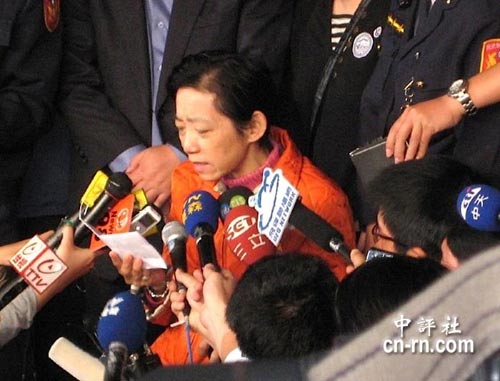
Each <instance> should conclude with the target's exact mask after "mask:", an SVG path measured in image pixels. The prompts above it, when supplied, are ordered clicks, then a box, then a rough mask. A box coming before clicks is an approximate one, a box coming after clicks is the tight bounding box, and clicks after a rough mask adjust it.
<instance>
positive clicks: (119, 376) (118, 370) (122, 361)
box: [104, 341, 128, 381]
mask: <svg viewBox="0 0 500 381" xmlns="http://www.w3.org/2000/svg"><path fill="white" fill-rule="evenodd" d="M107 357H108V359H107V361H106V368H105V370H104V381H124V380H126V378H125V371H126V369H127V357H128V350H127V347H126V346H125V344H123V343H120V342H119V341H113V342H112V343H111V344H109V350H108V356H107Z"/></svg>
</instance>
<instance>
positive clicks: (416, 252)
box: [406, 246, 427, 259]
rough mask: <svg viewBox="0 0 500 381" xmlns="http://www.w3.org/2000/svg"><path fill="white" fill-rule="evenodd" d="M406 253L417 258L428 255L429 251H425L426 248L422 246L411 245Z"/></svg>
mask: <svg viewBox="0 0 500 381" xmlns="http://www.w3.org/2000/svg"><path fill="white" fill-rule="evenodd" d="M406 255H408V256H409V257H413V258H417V259H420V258H425V257H427V253H426V252H425V251H424V249H422V248H421V247H418V246H413V247H410V248H409V249H408V250H407V251H406Z"/></svg>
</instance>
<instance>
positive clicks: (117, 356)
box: [97, 291, 147, 381]
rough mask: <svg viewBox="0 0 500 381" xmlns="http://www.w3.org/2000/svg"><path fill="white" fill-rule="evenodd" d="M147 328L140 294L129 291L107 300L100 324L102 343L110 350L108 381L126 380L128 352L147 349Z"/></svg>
mask: <svg viewBox="0 0 500 381" xmlns="http://www.w3.org/2000/svg"><path fill="white" fill-rule="evenodd" d="M146 329H147V322H146V314H145V312H144V308H143V306H142V302H141V298H140V296H139V295H134V294H132V293H130V291H125V292H121V293H119V294H116V295H115V296H114V297H113V298H111V299H110V300H109V301H108V302H107V303H106V305H105V306H104V309H103V311H102V313H101V317H100V318H99V322H98V324H97V338H98V339H99V344H101V347H102V348H103V349H104V350H106V351H107V362H106V369H105V372H104V380H105V381H115V380H116V381H121V380H123V379H125V372H126V370H127V359H128V355H129V354H130V353H136V352H139V351H140V350H141V349H142V348H143V346H144V343H145V340H146Z"/></svg>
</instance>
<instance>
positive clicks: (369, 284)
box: [335, 255, 446, 335]
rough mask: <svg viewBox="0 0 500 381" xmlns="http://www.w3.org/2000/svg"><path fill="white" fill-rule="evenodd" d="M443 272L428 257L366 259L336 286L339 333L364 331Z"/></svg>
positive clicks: (441, 267) (402, 256) (444, 269)
mask: <svg viewBox="0 0 500 381" xmlns="http://www.w3.org/2000/svg"><path fill="white" fill-rule="evenodd" d="M445 272H446V268H445V267H443V266H442V265H441V264H440V263H438V262H436V261H434V260H432V259H430V258H422V259H417V258H413V257H408V256H406V255H396V256H394V257H392V258H387V257H384V258H375V259H372V260H370V261H368V262H366V263H365V264H363V265H362V266H360V267H358V268H357V269H356V270H354V271H353V272H352V273H351V274H349V275H348V276H347V277H346V278H344V280H343V281H342V282H341V283H340V285H339V287H338V290H337V295H336V300H335V303H336V312H337V321H338V324H339V331H340V334H342V335H350V334H356V333H359V332H361V331H363V330H365V329H366V328H368V327H370V326H371V325H372V324H375V323H376V322H377V321H378V320H380V319H382V318H383V317H384V316H385V315H386V314H387V313H389V312H391V311H393V310H394V309H396V308H397V307H398V306H400V305H402V304H404V303H405V302H406V301H408V300H409V299H410V298H411V297H412V296H413V295H415V294H417V293H418V292H420V291H422V290H423V289H424V288H426V287H427V286H428V285H430V284H431V283H432V282H433V281H434V280H436V279H437V278H439V277H440V276H441V275H442V274H444V273H445Z"/></svg>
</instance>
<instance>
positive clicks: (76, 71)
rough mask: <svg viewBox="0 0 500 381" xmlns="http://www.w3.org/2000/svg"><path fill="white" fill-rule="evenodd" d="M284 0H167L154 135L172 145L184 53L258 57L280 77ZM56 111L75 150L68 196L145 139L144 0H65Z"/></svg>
mask: <svg viewBox="0 0 500 381" xmlns="http://www.w3.org/2000/svg"><path fill="white" fill-rule="evenodd" d="M291 8H292V1H290V0H273V1H268V0H246V1H244V0H176V1H174V5H173V10H172V15H171V19H170V27H169V34H168V40H167V43H166V48H165V56H164V57H165V61H164V63H163V66H162V73H161V77H160V83H159V91H158V99H157V108H156V110H155V113H156V116H157V118H158V122H159V126H160V129H161V133H162V136H163V138H164V140H165V141H166V142H170V143H172V144H174V145H177V146H179V143H178V137H177V131H176V129H175V127H174V125H173V102H172V100H171V99H170V100H169V99H168V94H167V92H166V83H167V79H168V77H169V75H170V73H171V72H172V69H173V68H174V67H175V66H176V65H177V64H179V63H180V61H181V60H182V58H183V57H184V56H186V55H188V54H192V53H197V52H199V51H202V50H208V49H223V50H228V51H237V52H242V53H248V54H251V55H253V56H256V57H261V58H262V59H263V60H264V61H265V62H266V63H267V65H268V66H269V67H270V69H271V70H272V72H273V73H274V76H275V78H276V80H279V79H280V76H281V74H280V73H281V72H282V65H283V61H284V55H285V52H286V49H287V45H288V39H289V28H290V23H291V13H292V9H291ZM63 17H64V20H65V37H64V41H65V45H64V49H65V57H64V60H63V77H64V79H63V87H62V89H63V91H62V110H63V113H64V115H65V119H66V121H67V123H68V125H69V127H70V130H71V134H72V138H73V141H74V148H75V152H74V153H75V154H76V155H74V159H75V160H74V162H73V164H74V168H73V175H74V176H73V177H74V179H73V182H72V185H73V186H72V189H71V196H70V197H80V195H81V194H82V192H83V191H84V189H85V188H86V187H87V185H88V183H89V182H90V180H91V178H92V176H93V174H94V173H95V172H96V170H98V169H100V168H101V167H103V166H106V164H108V163H109V162H110V161H112V160H113V159H114V158H115V157H116V156H118V155H119V154H120V153H121V152H123V151H124V150H125V149H127V148H129V147H131V146H134V145H137V144H144V145H146V146H149V145H150V143H151V111H150V110H151V108H152V106H151V91H150V89H151V84H150V62H149V52H148V36H147V29H146V28H147V26H146V18H145V11H144V5H143V2H142V1H138V0H106V1H103V0H65V1H64V2H63Z"/></svg>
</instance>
